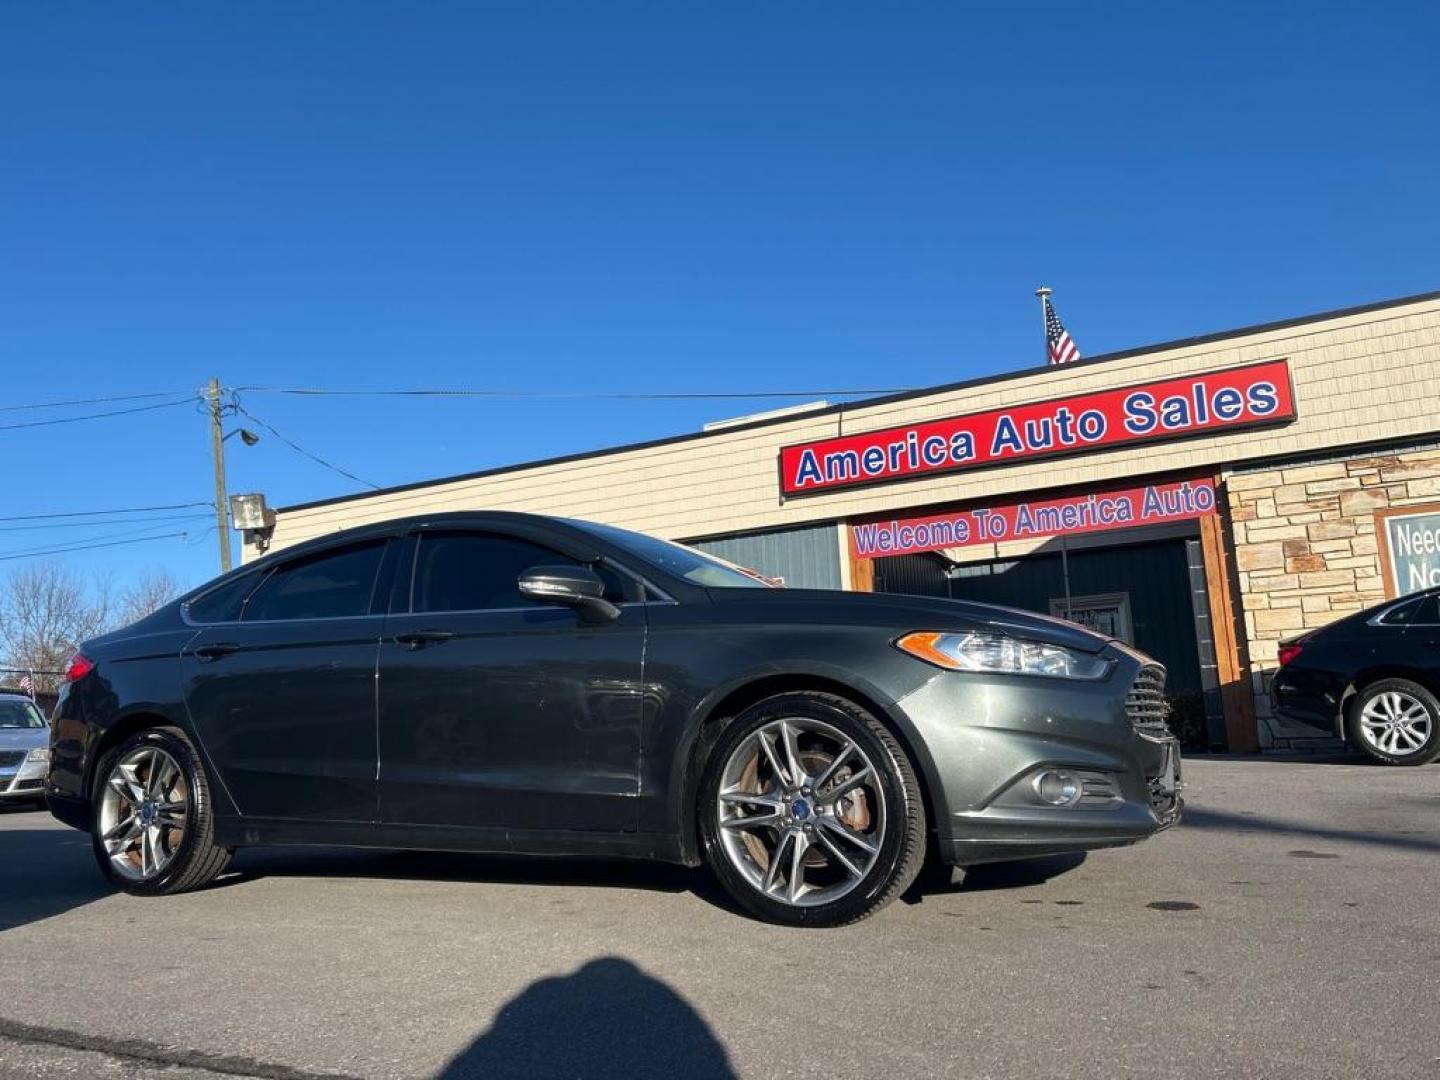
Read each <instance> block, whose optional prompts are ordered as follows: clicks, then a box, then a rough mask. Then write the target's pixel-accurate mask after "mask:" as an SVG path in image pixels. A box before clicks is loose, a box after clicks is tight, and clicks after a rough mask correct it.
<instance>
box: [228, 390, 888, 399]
mask: <svg viewBox="0 0 1440 1080" xmlns="http://www.w3.org/2000/svg"><path fill="white" fill-rule="evenodd" d="M233 389H234V390H235V392H237V393H250V394H292V395H297V396H301V397H478V398H500V399H506V398H525V399H536V400H545V399H549V400H566V401H571V400H573V401H690V400H708V401H717V400H719V401H725V400H729V401H743V400H749V399H752V398H803V397H860V396H880V395H884V394H902V393H905V392H906V390H907V389H908V388H894V387H890V388H879V389H873V388H872V389H859V390H755V391H749V392H744V393H732V392H729V391H726V392H724V393H719V392H716V393H709V392H696V393H689V392H683V393H682V392H676V393H612V392H608V391H588V390H580V391H573V392H569V393H567V392H563V391H553V390H466V389H453V390H446V389H438V390H331V389H322V388H319V387H302V386H237V387H234V388H233Z"/></svg>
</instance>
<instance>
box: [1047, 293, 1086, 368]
mask: <svg viewBox="0 0 1440 1080" xmlns="http://www.w3.org/2000/svg"><path fill="white" fill-rule="evenodd" d="M1044 302H1045V344H1046V345H1048V346H1049V347H1050V363H1052V364H1068V363H1070V362H1071V361H1072V360H1079V359H1080V350H1079V349H1077V348H1076V347H1075V342H1074V341H1072V340H1071V339H1070V332H1069V331H1068V330H1066V329H1065V327H1063V326H1061V325H1060V316H1059V315H1056V314H1055V309H1054V307H1052V306H1051V304H1050V297H1048V296H1047V297H1045V298H1044Z"/></svg>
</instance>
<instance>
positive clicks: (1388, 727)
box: [1360, 690, 1434, 757]
mask: <svg viewBox="0 0 1440 1080" xmlns="http://www.w3.org/2000/svg"><path fill="white" fill-rule="evenodd" d="M1433 723H1434V721H1433V720H1432V719H1431V717H1430V710H1428V709H1427V708H1426V707H1425V706H1424V704H1423V703H1422V702H1420V701H1418V700H1416V699H1415V698H1413V697H1411V696H1410V695H1409V694H1406V693H1404V692H1402V691H1399V690H1387V691H1385V692H1384V693H1380V694H1376V695H1375V696H1374V697H1373V698H1371V699H1370V700H1369V701H1368V702H1366V703H1365V708H1364V709H1362V710H1361V712H1360V734H1361V736H1362V737H1363V738H1364V739H1365V741H1366V742H1367V743H1369V744H1370V745H1371V746H1373V747H1374V748H1375V749H1376V750H1379V751H1380V752H1381V753H1384V754H1390V755H1392V756H1394V757H1405V756H1406V755H1409V754H1414V753H1417V752H1418V751H1419V750H1420V749H1421V748H1422V747H1424V746H1425V744H1426V743H1427V742H1428V741H1429V739H1430V732H1431V726H1432V724H1433Z"/></svg>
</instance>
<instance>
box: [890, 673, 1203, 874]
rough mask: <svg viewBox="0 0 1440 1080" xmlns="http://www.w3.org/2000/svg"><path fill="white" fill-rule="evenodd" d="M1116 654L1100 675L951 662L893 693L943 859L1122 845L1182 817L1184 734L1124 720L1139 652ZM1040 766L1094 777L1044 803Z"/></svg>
mask: <svg viewBox="0 0 1440 1080" xmlns="http://www.w3.org/2000/svg"><path fill="white" fill-rule="evenodd" d="M1115 656H1116V658H1117V663H1116V667H1115V670H1114V671H1113V672H1112V673H1111V676H1110V677H1109V678H1108V679H1105V680H1103V681H1101V682H1098V683H1083V682H1070V681H1064V680H1059V679H1043V678H1034V677H1029V676H1003V675H994V676H975V675H972V674H969V673H966V674H960V673H954V674H950V673H947V674H944V675H940V676H937V677H936V678H935V679H933V680H931V681H930V682H929V683H927V684H926V685H925V686H924V687H921V688H920V689H919V690H917V691H915V692H914V693H912V694H910V695H908V696H907V697H906V698H905V699H904V700H903V701H901V702H900V706H901V708H903V709H904V710H905V713H906V716H907V718H908V719H909V721H910V723H911V724H912V725H913V727H914V728H915V729H916V733H917V735H918V737H919V741H920V742H921V744H922V745H923V746H924V747H925V748H926V751H927V755H926V756H927V758H928V761H927V762H926V771H927V773H928V774H929V779H930V781H931V783H930V788H931V794H932V800H931V802H932V805H933V808H934V810H935V815H936V818H937V821H936V823H935V824H936V832H937V835H938V839H939V841H940V853H941V855H942V857H943V858H945V859H946V860H947V861H949V862H951V863H954V864H956V865H961V866H964V865H971V864H975V863H984V862H1000V861H1005V860H1009V859H1021V858H1030V857H1034V856H1040V855H1050V854H1057V853H1063V852H1071V851H1086V850H1090V849H1092V848H1103V847H1118V846H1122V845H1126V844H1134V843H1136V842H1138V841H1140V840H1144V839H1146V838H1147V837H1149V836H1152V835H1154V834H1155V833H1156V832H1159V831H1160V830H1162V829H1166V828H1169V827H1170V826H1172V825H1174V824H1175V823H1176V822H1177V821H1178V820H1179V819H1180V815H1181V813H1182V812H1183V809H1184V799H1183V798H1182V791H1183V780H1182V775H1181V758H1180V748H1179V743H1178V742H1177V741H1176V740H1175V739H1174V738H1173V737H1172V736H1170V735H1169V734H1168V733H1167V732H1164V731H1157V730H1154V729H1151V730H1147V731H1145V732H1143V733H1142V731H1140V730H1138V729H1137V727H1136V725H1135V724H1133V723H1132V722H1131V719H1130V716H1129V715H1128V714H1127V711H1126V697H1127V695H1128V694H1129V693H1130V690H1131V688H1132V686H1133V685H1134V683H1135V678H1136V675H1137V674H1138V673H1139V671H1140V669H1141V667H1142V664H1143V659H1142V658H1139V657H1136V656H1135V655H1133V654H1131V653H1130V652H1129V651H1128V650H1120V649H1116V650H1115ZM1047 769H1056V770H1063V771H1066V772H1068V773H1071V774H1074V775H1077V776H1081V777H1086V778H1091V779H1088V780H1087V781H1086V783H1085V785H1084V790H1085V792H1086V794H1085V795H1084V796H1083V797H1081V798H1080V799H1079V800H1078V801H1077V802H1076V803H1075V804H1074V805H1071V806H1064V807H1056V806H1047V805H1044V804H1043V803H1042V802H1041V801H1040V800H1039V799H1038V798H1037V797H1035V796H1033V795H1031V794H1030V793H1031V790H1032V788H1031V780H1032V778H1033V777H1034V776H1036V775H1038V773H1040V772H1042V771H1044V770H1047ZM1092 792H1093V794H1092Z"/></svg>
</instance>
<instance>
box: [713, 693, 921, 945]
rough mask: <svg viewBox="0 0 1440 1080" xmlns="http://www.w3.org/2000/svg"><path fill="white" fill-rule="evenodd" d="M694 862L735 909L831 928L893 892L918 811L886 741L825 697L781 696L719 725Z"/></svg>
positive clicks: (910, 862)
mask: <svg viewBox="0 0 1440 1080" xmlns="http://www.w3.org/2000/svg"><path fill="white" fill-rule="evenodd" d="M699 812H700V826H701V838H702V840H703V842H704V846H705V853H706V858H707V860H708V862H709V864H710V867H711V868H712V870H713V871H714V872H715V875H716V877H718V878H719V880H720V882H721V884H722V885H723V886H724V887H725V889H726V891H727V892H728V893H729V894H730V895H731V896H732V897H734V899H735V900H736V901H737V902H738V903H739V904H740V905H741V906H743V907H744V908H746V909H747V910H749V911H751V912H754V913H755V914H757V915H759V916H761V917H762V918H765V919H769V920H771V921H773V922H778V923H786V924H789V925H795V926H838V925H842V924H844V923H849V922H854V921H856V920H857V919H862V918H864V917H865V916H867V915H870V914H872V913H873V912H875V911H877V910H878V909H879V908H881V907H883V906H885V905H886V904H887V903H889V902H890V901H891V900H893V899H894V898H895V897H896V896H898V895H899V894H900V893H901V892H903V891H904V890H905V889H906V888H907V887H908V886H909V885H910V883H911V882H912V881H914V880H915V875H916V874H918V873H919V871H920V867H921V864H922V862H923V861H924V857H925V808H924V803H923V800H922V799H921V797H920V786H919V783H918V782H917V781H916V778H915V769H914V766H913V765H912V764H911V763H910V759H909V757H908V756H907V755H906V753H905V750H904V748H903V747H901V745H900V744H899V742H898V741H897V740H896V739H895V737H894V735H892V734H891V733H890V731H889V730H888V729H886V728H885V726H884V725H883V724H881V723H880V722H879V721H877V720H876V719H875V717H873V716H871V715H870V714H869V713H868V712H867V711H865V710H864V709H861V708H860V707H859V706H857V705H855V704H854V703H852V702H850V701H847V700H845V699H844V698H840V697H836V696H834V695H832V694H821V693H788V694H781V695H778V696H776V697H772V698H768V699H766V700H764V701H761V702H759V703H758V704H756V705H752V706H751V707H750V708H748V709H746V710H745V711H744V712H742V713H741V714H740V715H739V716H737V717H736V718H735V719H734V720H733V721H731V722H730V723H729V724H728V725H727V727H726V728H725V730H724V732H723V733H722V734H721V736H720V739H719V741H718V742H717V743H716V745H715V747H714V748H713V750H712V751H711V753H710V757H709V762H708V765H707V768H706V771H705V775H704V779H703V780H702V783H701V789H700V807H699Z"/></svg>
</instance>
